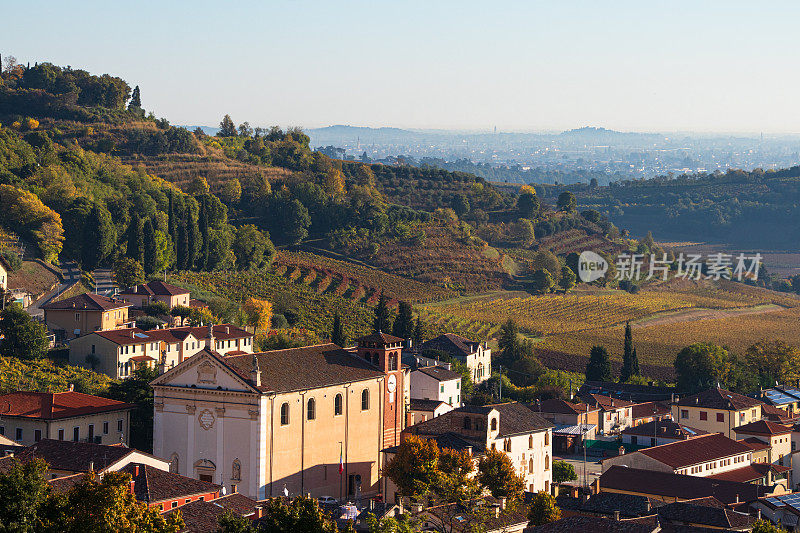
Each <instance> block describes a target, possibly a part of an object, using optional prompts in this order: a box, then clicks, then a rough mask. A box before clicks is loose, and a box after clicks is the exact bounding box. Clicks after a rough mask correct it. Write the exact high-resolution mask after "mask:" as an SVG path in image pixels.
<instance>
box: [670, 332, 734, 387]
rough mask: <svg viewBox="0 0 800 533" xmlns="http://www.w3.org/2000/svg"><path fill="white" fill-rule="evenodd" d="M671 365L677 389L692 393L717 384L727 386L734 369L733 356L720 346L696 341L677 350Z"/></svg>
mask: <svg viewBox="0 0 800 533" xmlns="http://www.w3.org/2000/svg"><path fill="white" fill-rule="evenodd" d="M673 366H674V367H675V373H676V374H677V385H678V389H679V390H680V391H683V392H689V393H692V392H697V391H701V390H703V389H708V388H711V387H715V386H716V385H717V384H721V385H723V386H727V385H728V381H729V379H730V378H731V375H732V372H733V370H734V366H735V358H734V357H732V356H731V355H730V354H729V353H728V350H726V349H725V348H722V347H721V346H717V345H716V344H710V343H703V342H698V343H695V344H692V345H690V346H687V347H686V348H684V349H683V350H681V351H680V352H678V355H677V357H675V361H674V363H673Z"/></svg>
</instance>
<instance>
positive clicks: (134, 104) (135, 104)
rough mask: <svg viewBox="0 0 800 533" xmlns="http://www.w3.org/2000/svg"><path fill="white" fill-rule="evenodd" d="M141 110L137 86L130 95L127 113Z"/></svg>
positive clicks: (140, 97)
mask: <svg viewBox="0 0 800 533" xmlns="http://www.w3.org/2000/svg"><path fill="white" fill-rule="evenodd" d="M141 108H142V93H141V91H140V90H139V86H138V85H137V86H136V87H134V89H133V93H131V101H130V103H129V104H128V111H133V110H137V109H141Z"/></svg>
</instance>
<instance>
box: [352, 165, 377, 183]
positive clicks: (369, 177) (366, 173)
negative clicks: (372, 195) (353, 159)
mask: <svg viewBox="0 0 800 533" xmlns="http://www.w3.org/2000/svg"><path fill="white" fill-rule="evenodd" d="M356 183H357V184H359V185H361V186H366V187H375V173H374V172H372V167H370V166H369V165H358V169H357V170H356Z"/></svg>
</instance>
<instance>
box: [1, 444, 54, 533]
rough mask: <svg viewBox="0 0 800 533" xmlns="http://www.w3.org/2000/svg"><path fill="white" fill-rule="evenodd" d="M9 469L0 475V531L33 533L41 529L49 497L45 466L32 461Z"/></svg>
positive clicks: (12, 464)
mask: <svg viewBox="0 0 800 533" xmlns="http://www.w3.org/2000/svg"><path fill="white" fill-rule="evenodd" d="M8 461H10V466H9V467H7V468H6V469H5V470H4V473H2V474H0V531H2V532H3V533H6V532H8V533H11V532H14V533H36V532H38V531H41V530H42V525H43V524H42V523H41V522H42V516H40V514H42V513H44V512H46V511H45V508H44V507H45V504H46V502H47V499H48V496H49V494H50V485H49V484H48V483H47V463H45V462H44V461H43V460H41V459H33V460H32V461H27V462H25V463H20V462H19V461H18V460H16V459H8Z"/></svg>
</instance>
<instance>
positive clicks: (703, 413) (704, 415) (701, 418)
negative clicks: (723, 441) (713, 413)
mask: <svg viewBox="0 0 800 533" xmlns="http://www.w3.org/2000/svg"><path fill="white" fill-rule="evenodd" d="M700 420H708V413H706V412H705V411H700Z"/></svg>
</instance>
